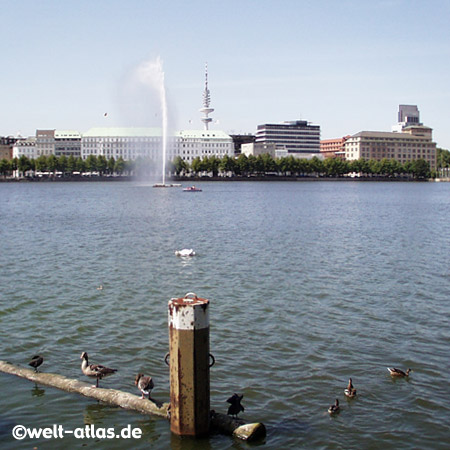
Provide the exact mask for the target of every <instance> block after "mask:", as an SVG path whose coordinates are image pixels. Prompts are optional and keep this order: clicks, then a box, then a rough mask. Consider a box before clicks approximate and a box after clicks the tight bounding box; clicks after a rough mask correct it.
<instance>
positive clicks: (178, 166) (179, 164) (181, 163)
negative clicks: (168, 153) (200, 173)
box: [173, 156, 189, 176]
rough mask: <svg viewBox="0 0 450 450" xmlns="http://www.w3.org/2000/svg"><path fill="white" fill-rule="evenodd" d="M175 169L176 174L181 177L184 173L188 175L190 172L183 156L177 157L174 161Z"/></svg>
mask: <svg viewBox="0 0 450 450" xmlns="http://www.w3.org/2000/svg"><path fill="white" fill-rule="evenodd" d="M173 167H174V171H175V173H176V174H177V175H178V176H179V175H181V174H182V173H183V172H184V173H186V172H187V171H188V170H189V166H188V163H187V162H186V161H185V160H184V159H183V158H182V157H181V156H177V157H176V158H175V159H174V160H173Z"/></svg>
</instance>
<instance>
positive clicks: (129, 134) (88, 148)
mask: <svg viewBox="0 0 450 450" xmlns="http://www.w3.org/2000/svg"><path fill="white" fill-rule="evenodd" d="M161 135H162V133H161V129H159V128H91V129H90V130H89V131H87V132H86V133H82V135H81V157H82V158H83V159H86V158H87V157H88V156H89V155H94V156H100V155H102V156H104V157H105V158H106V159H110V158H111V157H112V158H114V159H116V160H117V159H119V158H123V159H124V160H135V159H137V158H138V157H141V158H149V159H153V160H157V159H159V158H161V153H162V137H161Z"/></svg>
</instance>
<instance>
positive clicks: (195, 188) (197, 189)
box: [183, 186, 202, 192]
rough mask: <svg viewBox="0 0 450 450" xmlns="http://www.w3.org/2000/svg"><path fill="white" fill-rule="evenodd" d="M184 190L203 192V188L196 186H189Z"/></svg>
mask: <svg viewBox="0 0 450 450" xmlns="http://www.w3.org/2000/svg"><path fill="white" fill-rule="evenodd" d="M183 191H184V192H202V190H201V189H200V188H198V187H195V186H189V187H187V188H184V189H183Z"/></svg>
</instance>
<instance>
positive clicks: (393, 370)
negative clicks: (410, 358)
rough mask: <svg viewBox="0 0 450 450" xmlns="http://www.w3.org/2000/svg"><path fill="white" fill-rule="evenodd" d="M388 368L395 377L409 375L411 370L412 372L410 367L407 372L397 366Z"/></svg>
mask: <svg viewBox="0 0 450 450" xmlns="http://www.w3.org/2000/svg"><path fill="white" fill-rule="evenodd" d="M387 370H389V373H390V374H391V375H392V376H393V377H409V372H412V370H411V369H408V370H407V371H406V372H403V370H400V369H396V368H395V367H388V368H387Z"/></svg>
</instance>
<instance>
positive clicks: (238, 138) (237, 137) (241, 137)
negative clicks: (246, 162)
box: [230, 133, 255, 156]
mask: <svg viewBox="0 0 450 450" xmlns="http://www.w3.org/2000/svg"><path fill="white" fill-rule="evenodd" d="M230 137H231V138H232V139H233V143H234V155H235V156H237V155H239V154H240V153H241V146H242V144H251V143H252V142H255V136H254V135H253V134H250V133H249V134H230Z"/></svg>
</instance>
